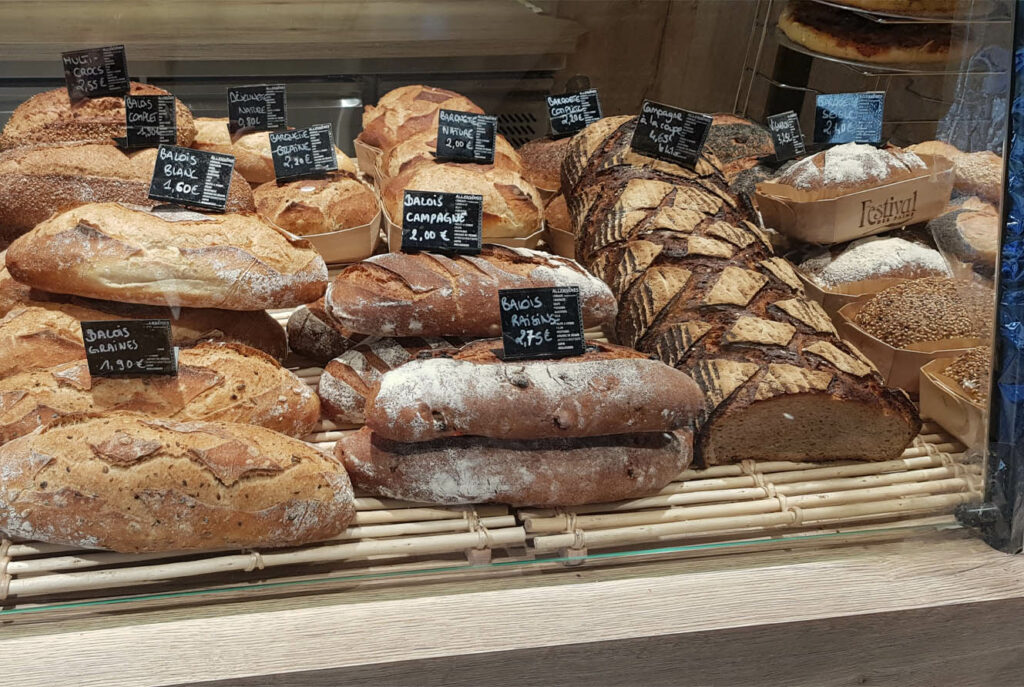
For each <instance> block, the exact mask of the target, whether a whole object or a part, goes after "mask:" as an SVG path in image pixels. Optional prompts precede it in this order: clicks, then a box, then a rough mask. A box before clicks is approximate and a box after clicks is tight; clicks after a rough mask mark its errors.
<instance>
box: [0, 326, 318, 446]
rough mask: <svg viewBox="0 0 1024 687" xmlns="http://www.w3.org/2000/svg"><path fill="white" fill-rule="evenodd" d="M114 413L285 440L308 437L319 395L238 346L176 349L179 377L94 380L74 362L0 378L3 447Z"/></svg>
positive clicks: (269, 361)
mask: <svg viewBox="0 0 1024 687" xmlns="http://www.w3.org/2000/svg"><path fill="white" fill-rule="evenodd" d="M91 345H94V346H99V345H100V344H98V343H94V344H91ZM115 410H126V411H133V412H138V413H142V414H144V415H150V416H152V417H165V418H172V419H175V420H182V421H190V420H217V421H224V422H241V423H248V424H254V425H260V426H261V427H267V428H269V429H273V430H275V431H278V432H281V433H282V434H288V435H290V436H303V435H305V434H308V433H309V432H310V431H311V430H312V429H313V427H314V426H315V425H316V423H317V421H318V420H319V419H320V402H319V400H318V399H317V397H316V394H314V393H313V391H312V390H311V389H310V388H309V386H308V385H306V384H305V383H303V381H302V380H301V379H299V378H298V377H296V376H295V375H294V374H292V373H291V372H289V371H288V370H286V369H285V368H283V367H281V366H280V365H279V364H278V363H277V361H276V360H274V359H273V358H271V357H270V356H268V355H266V354H265V353H262V352H260V351H257V350H256V349H254V348H248V347H246V346H242V345H240V344H225V343H202V344H199V345H197V346H195V347H193V348H183V349H181V351H180V352H179V354H178V374H177V375H176V376H152V377H92V376H90V375H89V366H88V364H87V363H86V362H85V361H84V360H78V361H73V362H70V363H64V364H61V365H56V366H54V367H50V368H47V369H45V370H34V371H29V372H22V373H20V374H15V375H11V376H9V377H7V378H6V379H2V380H0V443H3V442H5V441H10V440H11V439H13V438H15V437H18V436H22V435H24V434H28V433H29V432H31V431H32V430H33V429H35V428H36V427H38V426H39V425H41V424H44V423H46V422H48V421H50V420H52V419H53V418H55V417H62V416H64V415H73V414H75V413H93V412H110V411H115Z"/></svg>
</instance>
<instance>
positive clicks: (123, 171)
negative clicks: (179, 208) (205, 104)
mask: <svg viewBox="0 0 1024 687" xmlns="http://www.w3.org/2000/svg"><path fill="white" fill-rule="evenodd" d="M155 164H156V154H155V152H153V151H140V152H138V153H135V154H133V155H130V156H129V155H126V154H125V153H123V152H121V150H120V149H119V148H117V147H115V146H112V145H103V144H101V143H71V144H66V145H37V146H26V147H22V148H18V149H16V150H10V151H7V152H5V153H2V154H0V238H8V239H13V238H15V237H16V236H20V235H21V234H24V233H25V232H26V231H28V230H29V229H31V228H32V227H34V226H35V225H36V224H38V223H40V222H42V221H43V220H45V219H48V218H49V217H50V215H52V214H53V213H54V212H57V211H58V210H63V209H66V208H68V207H70V206H72V205H75V204H78V203H102V202H122V203H130V204H132V205H144V206H147V207H152V206H154V205H157V204H158V201H155V200H150V199H149V182H150V179H151V177H152V176H153V166H154V165H155ZM226 209H227V211H228V212H242V211H246V210H254V209H255V206H254V205H253V199H252V191H250V189H249V186H248V184H246V183H245V180H244V179H242V177H241V176H240V175H238V174H234V175H233V176H232V180H231V186H230V188H229V190H228V200H227V206H226Z"/></svg>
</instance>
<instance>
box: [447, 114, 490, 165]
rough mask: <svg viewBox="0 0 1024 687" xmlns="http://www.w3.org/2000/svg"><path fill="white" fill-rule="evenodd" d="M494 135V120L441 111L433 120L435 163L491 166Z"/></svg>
mask: <svg viewBox="0 0 1024 687" xmlns="http://www.w3.org/2000/svg"><path fill="white" fill-rule="evenodd" d="M497 131H498V118H497V117H493V116H490V115H482V114H475V113H473V112H459V111H458V110H441V111H440V112H439V113H438V116H437V159H438V161H440V162H475V163H477V164H481V165H489V164H491V163H493V162H494V137H495V135H496V134H497Z"/></svg>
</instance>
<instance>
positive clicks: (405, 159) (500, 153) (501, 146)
mask: <svg viewBox="0 0 1024 687" xmlns="http://www.w3.org/2000/svg"><path fill="white" fill-rule="evenodd" d="M436 153H437V130H436V129H435V130H433V131H423V132H421V133H418V134H416V135H415V136H412V137H410V138H407V139H404V140H402V141H399V142H398V143H396V144H395V145H393V146H391V147H390V148H388V149H387V150H385V151H384V154H383V155H381V158H380V162H379V163H378V167H379V169H380V173H381V175H382V176H383V177H384V178H390V177H396V176H398V175H399V174H401V173H402V172H404V171H405V170H407V169H409V168H410V167H413V166H415V165H418V164H422V163H433V162H434V161H435V155H436ZM494 166H495V167H500V168H502V169H509V170H512V171H517V172H522V168H523V161H522V160H521V159H520V157H519V153H517V152H516V151H515V149H514V148H513V147H512V145H511V144H510V143H509V142H508V140H507V139H506V138H505V137H504V136H502V135H501V134H497V135H496V136H495V137H494Z"/></svg>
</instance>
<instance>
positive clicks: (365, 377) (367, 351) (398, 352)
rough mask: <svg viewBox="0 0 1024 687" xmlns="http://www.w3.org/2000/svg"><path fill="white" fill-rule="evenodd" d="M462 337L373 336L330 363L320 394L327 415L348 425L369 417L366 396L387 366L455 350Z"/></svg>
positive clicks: (393, 367) (359, 423)
mask: <svg viewBox="0 0 1024 687" xmlns="http://www.w3.org/2000/svg"><path fill="white" fill-rule="evenodd" d="M460 342H461V340H460V339H456V338H447V339H445V338H438V339H420V338H405V339H388V338H384V339H377V338H370V339H367V340H366V341H364V342H363V343H361V344H359V345H358V346H355V347H354V348H352V349H350V350H347V351H345V352H344V353H342V354H340V355H339V356H338V357H336V358H335V359H334V360H332V361H330V362H329V363H327V366H326V367H325V368H324V371H323V374H321V375H320V383H319V385H318V386H317V395H319V396H320V409H321V411H322V412H323V414H324V416H325V417H327V418H330V419H331V420H333V421H335V422H337V423H340V424H345V425H361V424H363V423H364V422H365V421H366V416H365V413H364V409H365V407H366V398H367V396H369V395H370V394H371V393H372V392H373V388H374V385H376V384H377V383H378V382H379V381H380V378H381V376H383V375H384V373H385V372H387V371H388V370H393V369H395V368H396V367H398V366H399V365H402V364H404V363H407V362H409V361H410V360H413V359H414V358H416V357H418V356H419V355H420V354H421V353H422V352H424V351H430V352H435V351H437V352H441V351H455V350H456V349H457V348H458V347H459V345H460Z"/></svg>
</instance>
